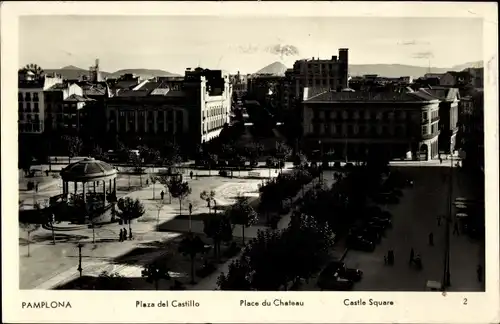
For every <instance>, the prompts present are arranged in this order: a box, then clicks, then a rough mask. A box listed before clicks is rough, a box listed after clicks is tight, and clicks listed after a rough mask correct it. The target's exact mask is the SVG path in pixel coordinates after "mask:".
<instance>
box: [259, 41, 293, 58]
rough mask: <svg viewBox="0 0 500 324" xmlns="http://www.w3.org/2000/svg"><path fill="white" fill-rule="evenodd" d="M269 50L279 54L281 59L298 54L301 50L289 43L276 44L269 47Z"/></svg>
mask: <svg viewBox="0 0 500 324" xmlns="http://www.w3.org/2000/svg"><path fill="white" fill-rule="evenodd" d="M266 50H267V52H269V53H271V54H273V55H278V56H279V57H280V58H281V59H283V58H284V57H289V56H298V55H299V53H300V51H299V49H298V48H297V46H294V45H289V44H274V45H271V46H268V47H267V49H266Z"/></svg>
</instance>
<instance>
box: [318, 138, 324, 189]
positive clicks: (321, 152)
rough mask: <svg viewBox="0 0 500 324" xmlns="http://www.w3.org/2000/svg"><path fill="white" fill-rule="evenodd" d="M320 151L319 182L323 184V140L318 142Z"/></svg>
mask: <svg viewBox="0 0 500 324" xmlns="http://www.w3.org/2000/svg"><path fill="white" fill-rule="evenodd" d="M318 144H319V150H320V169H319V180H320V182H321V183H323V145H321V140H319V141H318Z"/></svg>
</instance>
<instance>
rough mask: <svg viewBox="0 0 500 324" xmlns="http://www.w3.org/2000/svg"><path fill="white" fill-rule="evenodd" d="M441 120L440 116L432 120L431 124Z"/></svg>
mask: <svg viewBox="0 0 500 324" xmlns="http://www.w3.org/2000/svg"><path fill="white" fill-rule="evenodd" d="M439 120H440V118H439V116H437V117H434V118H432V119H431V123H435V122H437V121H439Z"/></svg>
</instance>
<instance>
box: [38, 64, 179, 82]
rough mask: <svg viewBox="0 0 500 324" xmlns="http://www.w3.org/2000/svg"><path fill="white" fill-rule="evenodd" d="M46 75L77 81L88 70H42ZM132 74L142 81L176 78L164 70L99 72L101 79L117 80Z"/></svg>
mask: <svg viewBox="0 0 500 324" xmlns="http://www.w3.org/2000/svg"><path fill="white" fill-rule="evenodd" d="M44 71H45V72H46V73H48V74H52V73H57V74H60V75H62V76H63V78H64V79H79V78H80V77H81V76H83V75H87V76H88V74H89V72H88V70H86V69H82V68H79V67H76V66H73V65H68V66H65V67H63V68H61V69H44ZM126 73H132V74H135V75H137V76H140V77H141V78H143V79H150V78H153V77H157V76H176V75H178V74H174V73H170V72H168V71H164V70H150V69H123V70H118V71H116V72H112V73H110V72H105V71H101V76H102V77H103V78H106V77H108V78H117V77H119V76H121V75H123V74H126Z"/></svg>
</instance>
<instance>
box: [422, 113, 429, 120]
mask: <svg viewBox="0 0 500 324" xmlns="http://www.w3.org/2000/svg"><path fill="white" fill-rule="evenodd" d="M426 120H428V115H427V112H423V113H422V121H426Z"/></svg>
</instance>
